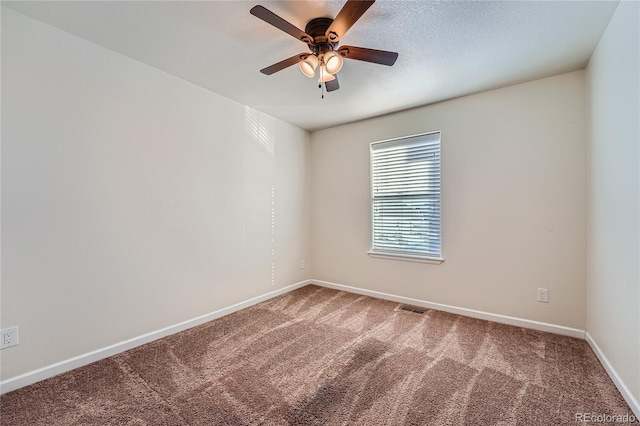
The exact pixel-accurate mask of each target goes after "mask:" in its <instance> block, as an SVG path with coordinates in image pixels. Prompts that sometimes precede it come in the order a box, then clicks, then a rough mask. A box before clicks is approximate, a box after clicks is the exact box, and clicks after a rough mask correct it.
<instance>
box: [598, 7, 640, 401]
mask: <svg viewBox="0 0 640 426" xmlns="http://www.w3.org/2000/svg"><path fill="white" fill-rule="evenodd" d="M639 15H640V3H638V2H637V1H623V2H621V3H620V5H619V6H618V9H617V10H616V13H615V14H614V15H613V17H612V18H611V22H610V23H609V26H608V27H607V30H606V32H605V33H604V35H603V37H602V39H601V40H600V43H599V44H598V47H597V49H596V51H595V53H594V54H593V56H592V57H591V60H590V61H589V65H588V67H587V87H588V90H589V98H590V114H591V120H590V149H589V154H590V155H589V169H590V173H589V177H590V179H589V186H588V188H589V200H588V265H589V268H588V273H587V332H588V333H589V335H590V337H591V338H592V339H593V340H594V341H595V342H596V344H597V345H598V346H599V347H600V349H601V351H602V352H603V354H604V355H605V356H606V357H607V358H608V360H609V362H610V363H611V366H612V367H613V369H614V370H615V371H616V373H617V374H618V376H619V377H620V379H621V380H622V382H623V383H624V384H625V385H626V386H627V387H628V389H629V391H630V392H631V394H632V395H633V397H634V398H635V401H636V403H635V404H636V410H640V405H638V401H640V137H639V133H640V131H639V126H640V124H639V117H640V107H639V100H638V99H639V97H640V84H639V83H638V80H639V78H640V77H639V76H640V66H639V64H638V56H639V53H640V44H639V40H640V34H639V31H638V27H640V22H639V21H640V19H639ZM637 412H640V411H637Z"/></svg>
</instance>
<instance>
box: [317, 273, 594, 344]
mask: <svg viewBox="0 0 640 426" xmlns="http://www.w3.org/2000/svg"><path fill="white" fill-rule="evenodd" d="M311 283H313V284H317V285H319V286H322V287H328V288H333V289H336V290H344V291H348V292H350V293H357V294H362V295H365V296H371V297H376V298H378V299H385V300H391V301H393V302H398V303H406V304H408V305H415V306H420V307H423V308H429V309H435V310H438V311H445V312H450V313H452V314H459V315H464V316H466V317H472V318H478V319H483V320H487V321H493V322H499V323H502V324H508V325H515V326H517V327H523V328H530V329H533V330H538V331H546V332H549V333H555V334H562V335H563V336H570V337H577V338H578V339H584V333H585V331H584V330H579V329H577V328H571V327H564V326H562V325H555V324H548V323H545V322H538V321H532V320H528V319H524V318H516V317H510V316H506V315H499V314H492V313H489V312H482V311H476V310H474V309H467V308H459V307H457V306H450V305H443V304H441V303H434V302H427V301H425V300H419V299H412V298H410V297H403V296H396V295H394V294H389V293H381V292H378V291H373V290H366V289H363V288H358V287H351V286H348V285H343V284H336V283H332V282H328V281H320V280H311Z"/></svg>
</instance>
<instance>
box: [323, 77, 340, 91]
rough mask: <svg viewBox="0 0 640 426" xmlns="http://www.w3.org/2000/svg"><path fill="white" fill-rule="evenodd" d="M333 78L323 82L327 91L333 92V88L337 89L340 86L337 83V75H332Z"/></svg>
mask: <svg viewBox="0 0 640 426" xmlns="http://www.w3.org/2000/svg"><path fill="white" fill-rule="evenodd" d="M334 77H335V78H334V79H333V80H331V81H327V82H325V83H324V87H326V88H327V92H333V91H334V90H338V89H339V88H340V83H338V76H337V75H336V76H334Z"/></svg>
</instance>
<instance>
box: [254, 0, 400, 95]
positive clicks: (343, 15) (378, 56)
mask: <svg viewBox="0 0 640 426" xmlns="http://www.w3.org/2000/svg"><path fill="white" fill-rule="evenodd" d="M373 3H375V0H348V1H347V3H345V5H344V6H343V7H342V9H341V10H340V12H339V13H338V16H336V18H335V19H331V18H314V19H312V20H310V21H309V22H308V23H307V25H306V27H305V30H304V31H302V30H301V29H300V28H298V27H296V26H295V25H293V24H291V23H289V22H288V21H285V20H284V19H282V18H281V17H279V16H278V15H276V14H275V13H273V12H271V11H270V10H269V9H266V8H265V7H263V6H260V5H258V6H254V7H253V8H251V11H250V12H251V14H252V15H254V16H256V17H258V18H260V19H262V20H263V21H265V22H266V23H268V24H271V25H273V26H274V27H276V28H278V29H279V30H282V31H284V32H286V33H287V34H289V35H291V36H293V37H295V38H296V39H297V40H300V41H302V42H303V43H306V44H307V46H308V47H309V50H310V51H311V53H310V54H309V53H300V54H298V55H295V56H292V57H290V58H287V59H285V60H283V61H280V62H278V63H275V64H273V65H271V66H269V67H266V68H263V69H261V70H260V72H261V73H263V74H266V75H271V74H273V73H276V72H278V71H282V70H283V69H285V68H288V67H290V66H291V65H295V64H298V66H299V67H300V71H302V73H303V74H304V75H306V76H307V77H309V78H314V77H315V76H316V70H317V69H320V75H319V79H318V82H319V83H320V85H322V83H324V85H325V87H326V89H327V92H332V91H334V90H338V89H339V88H340V84H339V83H338V78H337V76H336V74H337V73H338V72H339V71H340V70H341V69H342V65H343V64H344V58H346V59H355V60H358V61H365V62H372V63H375V64H381V65H388V66H391V65H393V64H394V63H395V62H396V60H397V59H398V54H397V53H396V52H388V51H385V50H376V49H367V48H364V47H355V46H342V47H340V48H338V44H339V42H340V39H341V38H342V36H344V35H345V34H346V33H347V31H349V29H350V28H351V27H352V26H353V24H355V23H356V21H357V20H358V19H360V17H361V16H362V15H363V14H364V13H365V12H366V11H367V9H369V7H371V5H372V4H373ZM323 97H324V96H323Z"/></svg>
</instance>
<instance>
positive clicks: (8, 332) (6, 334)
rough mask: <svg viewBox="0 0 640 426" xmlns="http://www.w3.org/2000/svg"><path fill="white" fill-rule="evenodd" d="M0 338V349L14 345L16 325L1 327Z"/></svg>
mask: <svg viewBox="0 0 640 426" xmlns="http://www.w3.org/2000/svg"><path fill="white" fill-rule="evenodd" d="M0 338H1V340H0V349H4V348H10V347H11V346H16V345H17V344H18V326H15V327H9V328H3V329H2V334H1V335H0Z"/></svg>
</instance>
